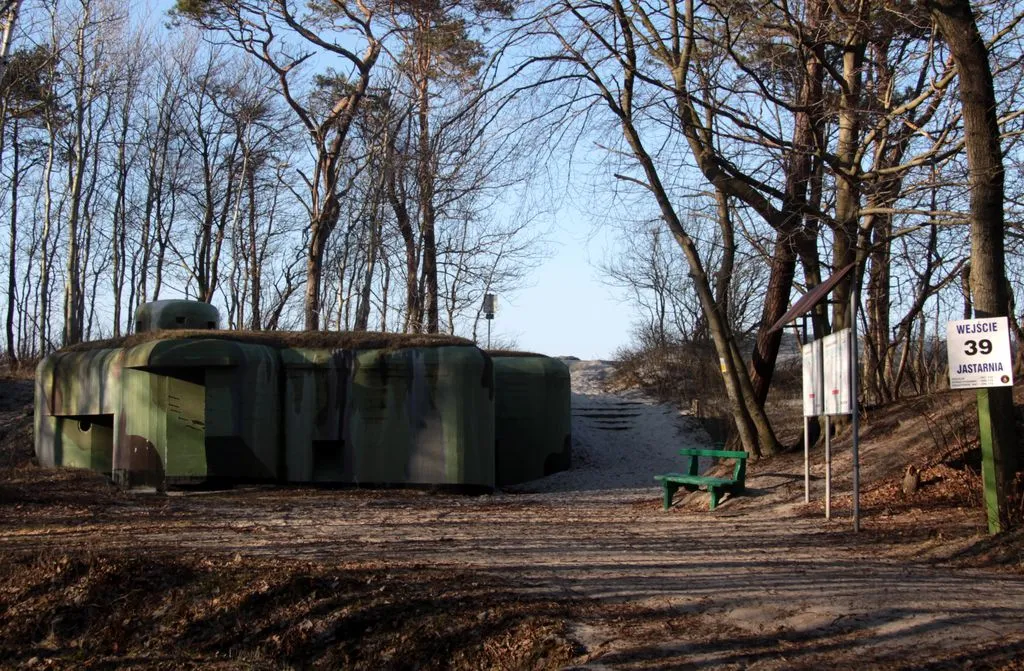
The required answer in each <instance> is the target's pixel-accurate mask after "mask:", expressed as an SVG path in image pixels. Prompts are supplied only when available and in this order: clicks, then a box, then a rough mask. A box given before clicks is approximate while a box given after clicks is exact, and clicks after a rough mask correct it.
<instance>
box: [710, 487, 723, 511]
mask: <svg viewBox="0 0 1024 671" xmlns="http://www.w3.org/2000/svg"><path fill="white" fill-rule="evenodd" d="M708 491H709V492H710V493H711V510H714V509H715V508H716V507H718V497H719V495H721V490H719V489H718V487H708Z"/></svg>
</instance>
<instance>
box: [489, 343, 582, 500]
mask: <svg viewBox="0 0 1024 671" xmlns="http://www.w3.org/2000/svg"><path fill="white" fill-rule="evenodd" d="M491 357H492V359H493V361H494V441H495V448H494V452H495V464H496V480H497V484H498V485H499V486H504V485H512V484H516V483H520V482H527V481H529V480H535V479H537V478H541V477H544V476H545V475H551V474H552V473H555V472H558V471H564V470H566V469H568V468H569V465H570V463H571V444H572V436H571V433H572V416H571V409H570V406H571V391H570V380H569V368H568V366H566V365H565V363H563V362H562V361H561V360H559V359H553V358H551V357H546V356H542V355H539V354H524V353H515V352H492V353H491Z"/></svg>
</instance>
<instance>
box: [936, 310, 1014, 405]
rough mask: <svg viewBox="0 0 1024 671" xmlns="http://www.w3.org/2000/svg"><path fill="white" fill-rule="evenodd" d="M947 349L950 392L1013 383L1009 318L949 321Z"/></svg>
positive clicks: (947, 325)
mask: <svg viewBox="0 0 1024 671" xmlns="http://www.w3.org/2000/svg"><path fill="white" fill-rule="evenodd" d="M946 349H947V351H948V353H949V388H950V389H976V388H978V387H1008V386H1010V385H1012V384H1013V357H1012V356H1011V354H1010V328H1009V323H1008V322H1007V320H1006V317H990V318H986V319H961V320H959V321H952V322H948V323H947V324H946Z"/></svg>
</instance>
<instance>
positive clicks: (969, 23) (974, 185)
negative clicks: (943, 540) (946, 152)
mask: <svg viewBox="0 0 1024 671" xmlns="http://www.w3.org/2000/svg"><path fill="white" fill-rule="evenodd" d="M924 4H925V6H926V7H927V8H928V10H929V11H930V12H931V15H932V18H933V19H934V21H935V23H936V25H937V27H938V29H939V32H940V33H941V34H942V37H943V39H944V40H945V42H946V44H947V45H949V49H950V52H951V54H952V56H953V61H954V63H955V64H956V67H957V70H958V72H959V78H960V99H961V107H962V115H963V124H964V134H965V136H966V142H965V146H966V149H967V168H968V183H969V185H970V204H971V213H970V222H971V271H970V272H971V276H970V284H971V295H972V297H973V299H974V316H975V317H979V318H985V317H1005V316H1006V310H1007V306H1008V304H1009V301H1008V296H1007V294H1006V276H1005V268H1006V257H1005V250H1004V239H1003V235H1004V219H1003V197H1004V187H1003V180H1004V172H1003V153H1002V148H1001V146H1000V138H999V135H1000V131H999V121H998V119H997V116H996V112H997V103H996V98H995V88H994V85H993V82H992V70H991V68H990V67H989V62H988V49H987V48H986V46H985V41H984V40H983V39H982V37H981V35H980V34H979V32H978V27H977V24H976V23H975V20H974V15H973V12H972V9H971V3H970V1H969V0H925V2H924ZM978 402H979V412H980V413H982V414H983V415H984V414H986V413H987V415H988V419H989V421H990V427H986V426H985V423H986V422H985V418H984V417H983V419H982V431H986V430H987V429H988V428H991V444H992V459H993V462H994V467H995V472H994V474H993V475H994V480H995V482H994V483H992V484H994V486H995V490H996V491H997V492H998V500H999V506H998V511H996V512H997V513H998V517H999V519H998V520H995V519H993V516H992V514H991V513H992V512H993V511H992V510H991V507H990V516H989V528H990V530H998V529H999V528H1005V526H1006V524H1007V523H1008V522H1009V520H1008V519H1007V510H1006V509H1005V501H1006V495H1007V494H1008V492H1009V491H1010V488H1011V487H1012V485H1013V479H1014V475H1015V473H1016V472H1017V467H1018V462H1019V458H1020V457H1019V454H1018V450H1019V447H1018V443H1017V440H1016V432H1015V428H1014V413H1013V389H1012V387H995V388H991V389H987V390H981V391H979V395H978ZM983 470H984V465H983ZM986 480H987V478H986Z"/></svg>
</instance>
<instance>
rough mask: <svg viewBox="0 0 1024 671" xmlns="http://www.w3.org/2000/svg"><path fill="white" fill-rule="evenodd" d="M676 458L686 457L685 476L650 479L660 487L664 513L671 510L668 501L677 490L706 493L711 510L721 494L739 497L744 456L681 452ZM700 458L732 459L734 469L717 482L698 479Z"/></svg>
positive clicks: (704, 451) (716, 479)
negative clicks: (730, 475)
mask: <svg viewBox="0 0 1024 671" xmlns="http://www.w3.org/2000/svg"><path fill="white" fill-rule="evenodd" d="M679 454H681V455H682V456H685V457H689V460H690V462H689V465H688V468H687V469H686V470H687V472H686V473H665V474H663V475H655V476H654V479H655V480H657V481H658V482H660V483H661V485H662V488H663V493H664V498H663V508H664V509H665V510H668V509H669V508H671V507H672V497H673V496H674V495H675V493H676V491H678V490H679V488H680V487H682V488H683V489H685V490H687V491H691V492H692V491H696V490H698V489H700V488H701V487H704V488H706V489H707V490H708V493H709V494H710V495H711V510H714V509H715V508H716V507H717V506H718V501H719V499H720V498H721V497H722V495H723V494H725V493H730V494H733V495H735V494H742V493H743V491H744V489H745V487H746V482H745V481H746V472H747V468H746V463H747V453H746V452H740V451H733V450H701V449H685V450H680V451H679ZM701 457H716V458H721V459H734V460H735V461H736V465H735V467H734V468H733V474H732V477H731V478H718V477H712V476H707V475H698V460H699V459H700V458H701Z"/></svg>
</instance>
